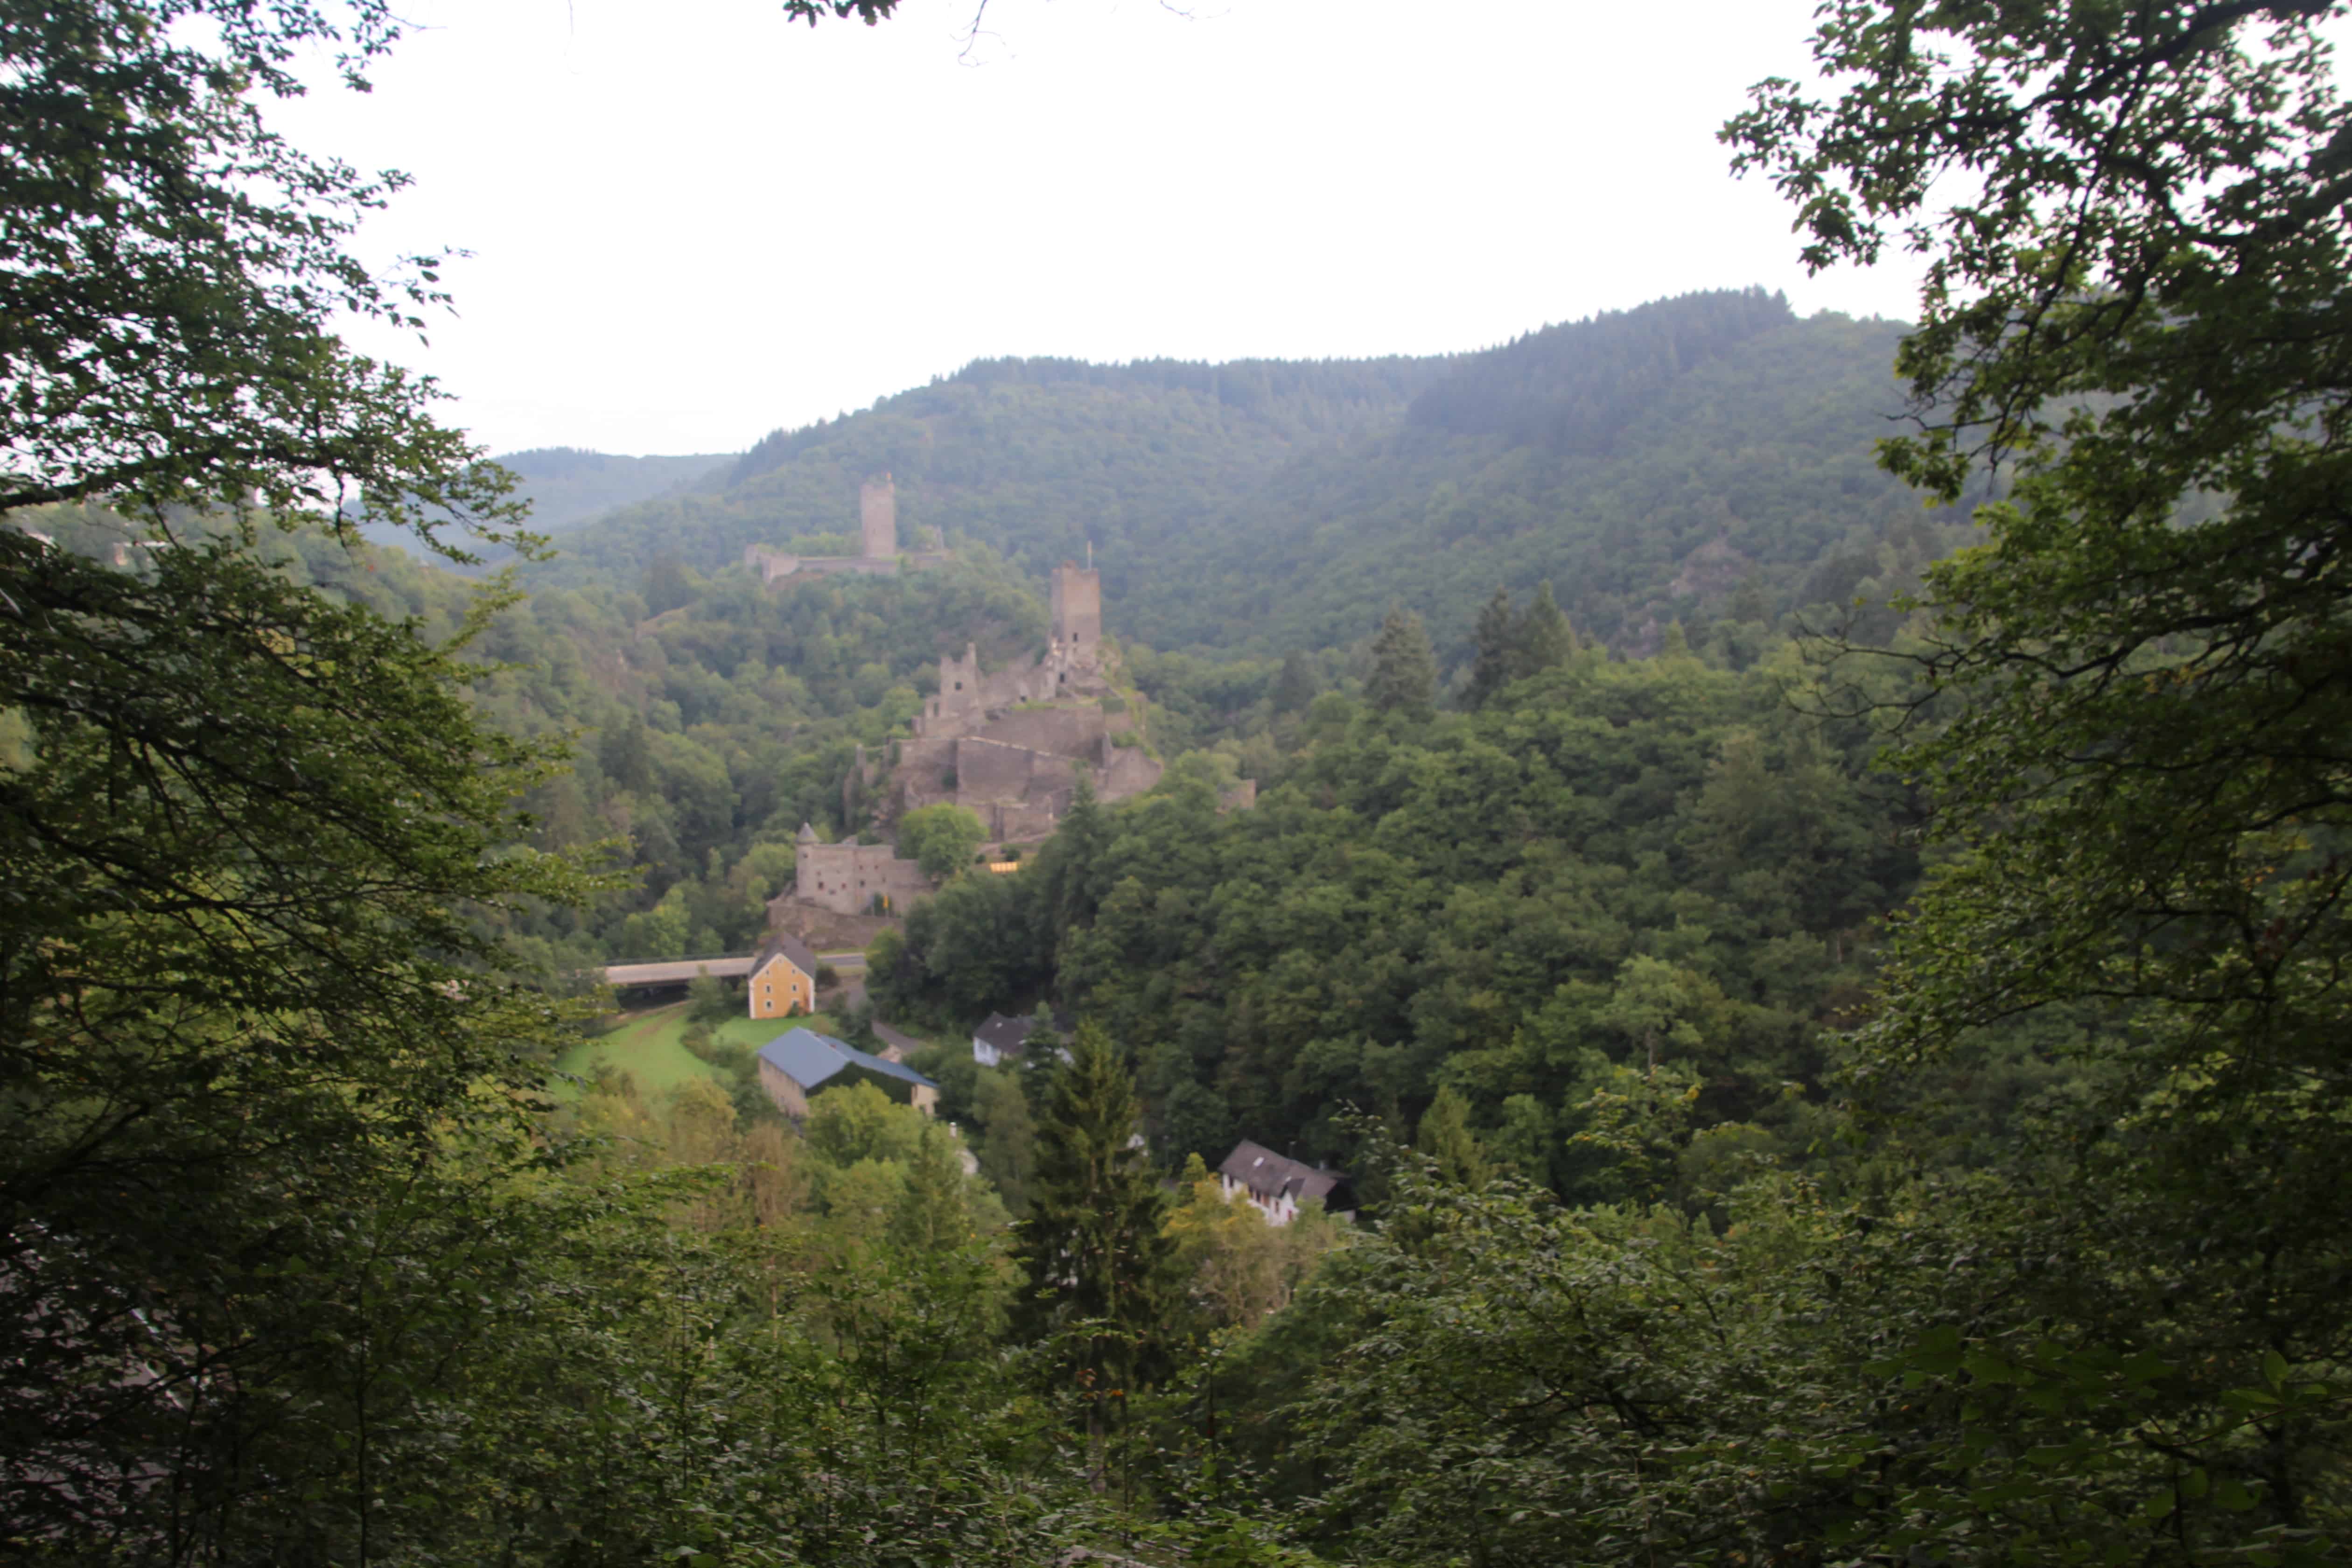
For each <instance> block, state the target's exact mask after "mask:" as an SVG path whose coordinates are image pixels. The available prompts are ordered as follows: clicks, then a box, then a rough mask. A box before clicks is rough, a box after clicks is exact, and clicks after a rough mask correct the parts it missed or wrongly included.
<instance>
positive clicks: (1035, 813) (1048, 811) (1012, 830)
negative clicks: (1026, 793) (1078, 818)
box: [992, 800, 1069, 844]
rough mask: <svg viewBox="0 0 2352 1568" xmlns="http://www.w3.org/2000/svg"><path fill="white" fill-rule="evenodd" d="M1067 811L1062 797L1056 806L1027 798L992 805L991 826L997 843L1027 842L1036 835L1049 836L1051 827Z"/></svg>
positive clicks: (1060, 819) (1067, 807)
mask: <svg viewBox="0 0 2352 1568" xmlns="http://www.w3.org/2000/svg"><path fill="white" fill-rule="evenodd" d="M1068 810H1069V802H1068V801H1066V800H1065V801H1063V802H1062V803H1061V805H1060V807H1059V809H1056V808H1055V805H1054V804H1053V803H1052V802H1051V801H1045V802H1039V801H1029V802H1025V803H1024V804H1022V805H997V806H996V807H995V808H994V811H993V812H992V816H993V817H994V821H993V824H992V826H993V827H994V830H995V837H996V840H997V842H998V843H1000V844H1027V843H1034V842H1035V841H1036V840H1038V839H1040V838H1051V837H1053V836H1054V829H1055V828H1056V827H1059V826H1061V824H1062V817H1063V815H1064V814H1065V813H1066V812H1067V811H1068Z"/></svg>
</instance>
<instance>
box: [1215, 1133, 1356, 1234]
mask: <svg viewBox="0 0 2352 1568" xmlns="http://www.w3.org/2000/svg"><path fill="white" fill-rule="evenodd" d="M1217 1184H1218V1185H1219V1186H1221V1187H1223V1189H1224V1194H1225V1196H1226V1197H1228V1198H1231V1197H1232V1196H1233V1195H1234V1194H1236V1193H1239V1194H1243V1195H1244V1196H1245V1197H1247V1198H1248V1199H1249V1201H1250V1202H1251V1203H1253V1204H1255V1205H1257V1211H1258V1212H1259V1213H1260V1214H1262V1215H1265V1219H1266V1223H1267V1224H1268V1225H1288V1224H1289V1223H1290V1222H1291V1221H1292V1220H1294V1219H1297V1217H1298V1211H1299V1210H1300V1209H1301V1208H1303V1207H1305V1206H1306V1205H1308V1204H1318V1205H1321V1206H1322V1207H1323V1208H1325V1209H1327V1210H1328V1211H1329V1212H1331V1213H1332V1214H1336V1215H1342V1216H1345V1217H1353V1215H1355V1212H1356V1193H1355V1189H1354V1188H1353V1187H1352V1186H1350V1185H1349V1182H1348V1178H1347V1176H1346V1175H1345V1174H1344V1173H1340V1172H1339V1171H1325V1170H1319V1169H1318V1168H1317V1167H1315V1166H1313V1165H1307V1164H1302V1163H1299V1162H1298V1161H1297V1160H1293V1159H1289V1158H1287V1157H1286V1156H1284V1155H1281V1154H1277V1153H1276V1152H1274V1151H1273V1150H1271V1149H1269V1148H1267V1147H1266V1146H1265V1144H1263V1143H1253V1142H1250V1141H1249V1140H1248V1139H1246V1138H1244V1139H1243V1140H1242V1141H1241V1142H1239V1143H1237V1144H1235V1145H1234V1152H1232V1153H1230V1154H1228V1155H1226V1156H1225V1158H1224V1163H1222V1164H1220V1165H1219V1166H1218V1167H1217Z"/></svg>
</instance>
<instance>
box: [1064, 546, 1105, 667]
mask: <svg viewBox="0 0 2352 1568" xmlns="http://www.w3.org/2000/svg"><path fill="white" fill-rule="evenodd" d="M1053 607H1054V647H1055V651H1056V652H1059V653H1061V654H1063V655H1065V656H1066V657H1067V658H1068V659H1069V660H1070V662H1071V663H1072V664H1075V665H1078V666H1081V667H1085V668H1092V667H1094V666H1096V665H1097V664H1099V663H1100V662H1101V655H1100V653H1099V652H1098V651H1097V650H1098V649H1099V648H1100V647H1101V646H1102V574H1101V573H1099V572H1097V571H1096V570H1095V569H1094V568H1093V567H1091V566H1079V565H1076V564H1075V563H1071V562H1068V561H1065V562H1063V563H1061V564H1060V565H1059V566H1056V567H1055V568H1054V585H1053Z"/></svg>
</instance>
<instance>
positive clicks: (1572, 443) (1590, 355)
mask: <svg viewBox="0 0 2352 1568" xmlns="http://www.w3.org/2000/svg"><path fill="white" fill-rule="evenodd" d="M1796 319H1797V318H1796V315H1795V313H1794V312H1792V311H1791V310H1790V309H1789V302H1788V300H1786V299H1784V298H1782V297H1781V296H1780V295H1778V294H1767V293H1765V292H1764V290H1763V289H1743V290H1740V291H1738V292H1737V293H1732V292H1717V293H1697V294H1686V295H1684V296H1681V297H1680V298H1677V299H1672V300H1656V301H1654V302H1653V303H1650V304H1647V305H1643V306H1640V307H1638V308H1636V309H1634V310H1609V311H1604V312H1602V313H1601V314H1600V315H1597V316H1594V317H1592V318H1591V320H1589V321H1579V322H1576V323H1574V324H1573V325H1563V326H1551V327H1546V328H1544V329H1543V330H1542V331H1536V332H1529V333H1528V334H1527V335H1526V336H1524V337H1521V338H1518V339H1517V340H1515V341H1513V342H1508V343H1506V344H1504V345H1503V346H1502V347H1501V348H1496V349H1489V350H1487V351H1486V353H1479V354H1473V355H1470V356H1468V357H1467V358H1466V359H1465V360H1464V361H1463V362H1462V363H1460V364H1459V365H1458V366H1456V367H1455V369H1454V372H1453V374H1450V375H1448V376H1446V377H1445V378H1444V380H1442V381H1440V382H1438V383H1436V384H1434V385H1433V386H1431V387H1430V388H1428V389H1427V390H1426V391H1424V392H1423V393H1422V394H1421V395H1419V396H1418V397H1415V398H1414V399H1413V400H1412V411H1411V414H1410V417H1411V419H1412V423H1413V424H1415V425H1418V426H1423V427H1425V428H1428V429H1432V430H1444V431H1450V432H1452V433H1453V434H1454V435H1457V436H1503V437H1508V438H1509V439H1510V441H1511V442H1512V444H1513V445H1515V446H1528V447H1544V448H1546V449H1547V450H1549V451H1551V452H1555V453H1559V454H1560V455H1562V456H1570V455H1573V456H1581V457H1599V456H1602V455H1604V454H1606V453H1607V452H1608V451H1609V449H1610V448H1611V447H1612V446H1613V445H1614V444H1615V442H1616V439H1617V437H1618V436H1619V435H1620V434H1622V432H1623V431H1625V430H1626V429H1628V428H1629V427H1631V426H1633V425H1634V424H1635V423H1637V422H1638V421H1639V420H1640V419H1641V417H1642V416H1643V413H1644V412H1646V410H1647V409H1648V406H1649V405H1650V404H1651V403H1652V402H1654V400H1655V399H1656V398H1657V397H1658V395H1661V394H1662V393H1664V391H1665V389H1666V388H1667V387H1668V386H1670V385H1672V384H1674V383H1675V381H1676V380H1677V379H1679V378H1680V377H1681V376H1682V375H1683V374H1684V373H1685V372H1687V371H1690V370H1694V369H1696V368H1697V367H1698V366H1699V365H1701V364H1704V363H1706V362H1707V361H1708V360H1711V359H1715V358H1717V357H1718V356H1720V355H1722V354H1724V353H1728V352H1730V351H1731V350H1732V349H1734V348H1737V347H1738V345H1739V344H1740V343H1742V342H1746V341H1747V340H1748V339H1749V338H1752V337H1755V336H1757V335H1758V334H1759V333H1761V332H1767V331H1771V330H1773V329H1774V328H1776V327H1785V326H1789V325H1791V324H1793V323H1794V322H1795V321H1796Z"/></svg>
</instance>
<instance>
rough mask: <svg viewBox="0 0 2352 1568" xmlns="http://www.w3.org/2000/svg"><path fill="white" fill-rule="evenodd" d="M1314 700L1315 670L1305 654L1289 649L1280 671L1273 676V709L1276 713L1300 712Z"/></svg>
mask: <svg viewBox="0 0 2352 1568" xmlns="http://www.w3.org/2000/svg"><path fill="white" fill-rule="evenodd" d="M1314 700H1315V670H1314V668H1313V667H1312V666H1310V665H1309V664H1308V663H1307V656H1306V655H1305V654H1303V653H1301V652H1299V651H1298V650H1297V648H1293V649H1291V650H1290V652H1289V654H1288V655H1287V656H1286V657H1285V658H1284V659H1283V661H1282V673H1281V674H1280V675H1278V676H1276V678H1275V682H1274V710H1275V711H1276V712H1277V713H1300V712H1304V711H1306V709H1307V704H1308V703H1309V702H1312V701H1314Z"/></svg>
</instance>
